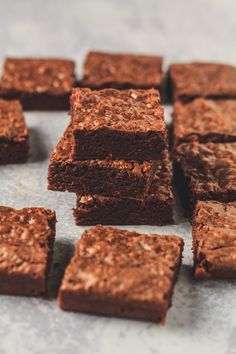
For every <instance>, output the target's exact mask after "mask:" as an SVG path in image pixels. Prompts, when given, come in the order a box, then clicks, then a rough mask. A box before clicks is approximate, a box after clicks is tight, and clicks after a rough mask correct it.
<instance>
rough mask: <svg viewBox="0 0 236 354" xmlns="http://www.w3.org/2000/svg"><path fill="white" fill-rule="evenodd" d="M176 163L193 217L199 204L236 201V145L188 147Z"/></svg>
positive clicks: (181, 148) (181, 147)
mask: <svg viewBox="0 0 236 354" xmlns="http://www.w3.org/2000/svg"><path fill="white" fill-rule="evenodd" d="M175 159H176V162H177V173H176V175H177V183H178V184H179V187H180V193H181V195H182V196H184V197H186V198H185V199H186V200H185V202H187V208H188V212H189V213H190V214H191V212H192V210H193V207H194V205H195V203H196V201H197V200H210V199H213V200H218V201H220V202H230V201H234V200H236V143H225V144H222V143H211V142H210V143H206V144H199V143H196V142H192V143H184V144H181V145H179V146H178V147H177V149H176V154H175Z"/></svg>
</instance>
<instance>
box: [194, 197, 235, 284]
mask: <svg viewBox="0 0 236 354" xmlns="http://www.w3.org/2000/svg"><path fill="white" fill-rule="evenodd" d="M193 253H194V276H195V278H197V279H212V278H221V279H235V278H236V263H235V259H236V202H231V203H220V202H216V201H198V202H197V205H196V209H195V212H194V216H193Z"/></svg>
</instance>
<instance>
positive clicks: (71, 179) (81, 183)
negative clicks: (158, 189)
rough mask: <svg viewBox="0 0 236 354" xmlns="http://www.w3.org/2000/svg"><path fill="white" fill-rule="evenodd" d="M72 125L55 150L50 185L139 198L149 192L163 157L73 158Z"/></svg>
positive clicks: (87, 192) (59, 189)
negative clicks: (132, 158) (137, 158)
mask: <svg viewBox="0 0 236 354" xmlns="http://www.w3.org/2000/svg"><path fill="white" fill-rule="evenodd" d="M71 149H72V126H71V125H70V126H69V127H68V129H67V130H66V132H65V134H64V136H63V137H62V139H61V140H60V142H59V144H58V145H57V147H56V149H55V150H54V152H53V154H52V156H51V159H50V164H49V169H48V188H49V189H51V190H54V191H61V192H65V191H69V192H75V193H79V194H81V195H88V194H92V195H93V194H98V195H105V196H116V197H126V196H129V197H137V196H142V195H143V194H144V193H146V191H147V189H148V188H149V185H150V184H151V181H152V178H153V176H154V174H155V171H156V170H157V169H158V168H162V166H163V159H161V160H156V161H144V162H140V161H136V160H131V161H125V160H111V159H107V160H75V159H73V158H72V157H71Z"/></svg>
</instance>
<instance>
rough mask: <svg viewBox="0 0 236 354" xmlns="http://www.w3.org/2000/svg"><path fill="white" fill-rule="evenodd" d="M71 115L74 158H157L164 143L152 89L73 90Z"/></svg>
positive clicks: (160, 113) (156, 94) (157, 100)
mask: <svg viewBox="0 0 236 354" xmlns="http://www.w3.org/2000/svg"><path fill="white" fill-rule="evenodd" d="M71 117H72V122H73V124H72V128H73V129H72V131H73V141H74V145H73V151H72V156H73V158H74V159H81V160H89V159H106V158H107V157H108V156H111V157H112V158H113V159H125V160H156V159H159V158H160V156H161V154H162V152H163V150H164V149H165V148H166V145H167V129H166V125H165V122H164V109H163V108H162V107H161V106H160V95H159V92H158V91H157V90H155V89H150V90H123V91H120V90H114V89H104V90H100V91H96V90H95V91H92V90H90V89H74V90H73V93H72V96H71Z"/></svg>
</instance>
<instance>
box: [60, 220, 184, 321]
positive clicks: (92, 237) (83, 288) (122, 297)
mask: <svg viewBox="0 0 236 354" xmlns="http://www.w3.org/2000/svg"><path fill="white" fill-rule="evenodd" d="M182 250H183V240H182V239H181V238H180V237H177V236H174V235H152V234H147V235H144V234H139V233H137V232H135V231H125V230H119V229H115V228H111V227H102V226H100V225H98V226H95V227H94V228H92V229H89V230H86V231H85V232H84V233H83V235H82V237H81V239H80V240H79V241H78V242H77V246H76V250H75V254H74V256H73V258H72V260H71V262H70V264H69V266H68V267H67V269H66V271H65V274H64V278H63V280H62V284H61V287H60V290H59V297H58V301H59V305H60V307H61V308H62V309H63V310H70V311H80V312H85V313H92V314H99V315H107V316H118V317H128V318H136V319H142V320H148V321H154V322H162V323H164V321H165V317H166V314H167V311H168V309H169V307H170V306H171V298H172V294H173V288H174V284H175V281H176V278H177V275H178V271H179V267H180V264H181V257H182Z"/></svg>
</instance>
